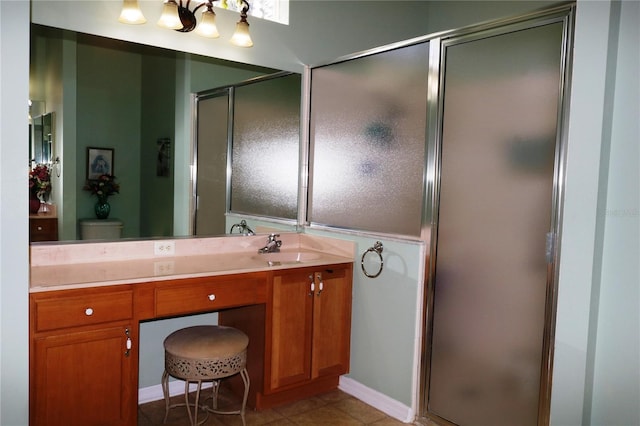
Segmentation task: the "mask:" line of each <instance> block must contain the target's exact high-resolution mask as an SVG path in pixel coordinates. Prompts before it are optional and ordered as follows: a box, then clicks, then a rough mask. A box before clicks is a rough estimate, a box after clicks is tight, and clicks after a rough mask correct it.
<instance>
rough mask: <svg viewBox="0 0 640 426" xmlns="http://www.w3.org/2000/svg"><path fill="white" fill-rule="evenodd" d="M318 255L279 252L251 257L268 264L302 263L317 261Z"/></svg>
mask: <svg viewBox="0 0 640 426" xmlns="http://www.w3.org/2000/svg"><path fill="white" fill-rule="evenodd" d="M319 257H320V255H319V254H318V253H310V252H301V251H281V252H277V253H263V254H257V255H255V256H253V259H256V260H264V261H265V262H268V263H280V264H282V263H304V262H309V261H311V260H314V259H318V258H319Z"/></svg>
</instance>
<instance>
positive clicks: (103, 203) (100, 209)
mask: <svg viewBox="0 0 640 426" xmlns="http://www.w3.org/2000/svg"><path fill="white" fill-rule="evenodd" d="M95 212H96V217H97V218H98V219H106V218H108V217H109V212H111V206H110V205H109V203H108V202H107V200H106V199H105V198H98V202H97V203H96V205H95Z"/></svg>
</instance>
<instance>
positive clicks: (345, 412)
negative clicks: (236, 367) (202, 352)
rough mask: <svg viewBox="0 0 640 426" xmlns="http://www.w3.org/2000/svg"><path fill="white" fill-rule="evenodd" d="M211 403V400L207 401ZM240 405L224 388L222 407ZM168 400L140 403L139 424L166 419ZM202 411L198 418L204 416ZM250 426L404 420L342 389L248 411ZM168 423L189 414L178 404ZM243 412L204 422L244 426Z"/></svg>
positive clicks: (391, 424)
mask: <svg viewBox="0 0 640 426" xmlns="http://www.w3.org/2000/svg"><path fill="white" fill-rule="evenodd" d="M182 401H183V397H182V396H181V395H180V396H175V397H172V398H171V403H176V402H182ZM207 403H208V404H210V401H207ZM229 406H230V407H233V406H236V407H237V406H238V404H237V398H234V397H233V396H231V395H229V394H228V393H227V392H225V391H224V388H222V389H221V392H220V401H219V407H220V408H223V407H224V408H227V407H229ZM164 412H165V408H164V401H163V400H160V401H152V402H149V403H146V404H143V405H140V407H139V409H138V426H152V425H153V426H160V425H163V423H162V421H163V419H164ZM202 415H204V414H203V413H202V412H201V413H200V414H198V418H199V419H202V418H203V417H202ZM246 421H247V426H291V425H298V426H305V425H310V426H313V425H322V426H328V425H331V426H334V425H335V426H351V425H375V426H399V425H403V424H404V423H402V422H400V421H398V420H395V419H393V418H391V417H389V416H387V415H386V414H384V413H382V412H381V411H379V410H376V409H375V408H373V407H371V406H369V405H367V404H365V403H364V402H362V401H360V400H358V399H357V398H354V397H353V396H351V395H349V394H347V393H344V392H342V391H340V390H335V391H331V392H327V393H324V394H321V395H318V396H316V397H312V398H308V399H305V400H301V401H297V402H294V403H291V404H288V405H285V406H282V407H277V408H274V409H269V410H262V411H253V410H250V409H248V410H247V412H246ZM165 425H166V426H187V425H189V418H188V416H187V414H186V410H185V408H184V407H177V408H174V409H172V410H171V411H170V412H169V417H168V421H167V423H166V424H165ZM241 425H242V420H241V418H240V416H239V415H218V414H213V413H211V414H209V418H208V419H207V421H206V422H205V423H204V426H241Z"/></svg>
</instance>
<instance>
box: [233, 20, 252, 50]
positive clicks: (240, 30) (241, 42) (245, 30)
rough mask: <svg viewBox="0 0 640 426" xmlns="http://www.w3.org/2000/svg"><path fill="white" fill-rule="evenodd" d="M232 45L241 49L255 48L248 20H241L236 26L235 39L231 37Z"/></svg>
mask: <svg viewBox="0 0 640 426" xmlns="http://www.w3.org/2000/svg"><path fill="white" fill-rule="evenodd" d="M231 43H233V44H235V45H236V46H240V47H251V46H253V41H252V40H251V35H249V23H248V22H247V21H246V20H244V19H241V20H240V21H238V23H237V24H236V31H235V32H234V33H233V37H231Z"/></svg>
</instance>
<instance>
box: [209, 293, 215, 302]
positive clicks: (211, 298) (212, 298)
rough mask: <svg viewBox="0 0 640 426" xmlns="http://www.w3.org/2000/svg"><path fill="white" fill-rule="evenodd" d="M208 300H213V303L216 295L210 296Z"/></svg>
mask: <svg viewBox="0 0 640 426" xmlns="http://www.w3.org/2000/svg"><path fill="white" fill-rule="evenodd" d="M207 298H209V300H211V301H212V302H213V301H214V300H216V295H215V294H210V295H208V296H207Z"/></svg>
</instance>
